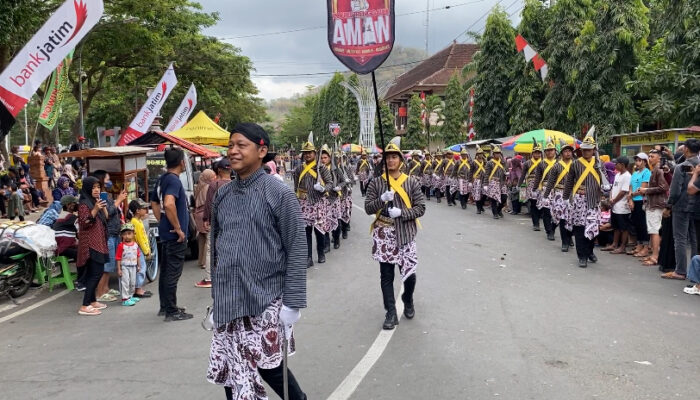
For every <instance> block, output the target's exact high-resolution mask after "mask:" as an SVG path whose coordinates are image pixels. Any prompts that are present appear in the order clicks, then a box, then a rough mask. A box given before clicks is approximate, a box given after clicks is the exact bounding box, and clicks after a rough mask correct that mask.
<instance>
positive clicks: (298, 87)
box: [252, 77, 311, 100]
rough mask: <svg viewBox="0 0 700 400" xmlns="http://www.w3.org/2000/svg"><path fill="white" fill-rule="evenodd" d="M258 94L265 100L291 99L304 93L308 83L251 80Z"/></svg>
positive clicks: (262, 79) (268, 79) (267, 79)
mask: <svg viewBox="0 0 700 400" xmlns="http://www.w3.org/2000/svg"><path fill="white" fill-rule="evenodd" d="M252 80H253V83H255V86H257V88H258V90H259V91H260V93H259V94H258V96H260V97H262V98H263V99H265V100H272V99H277V98H280V97H292V96H293V95H294V94H297V93H299V94H303V93H306V86H307V85H310V84H311V83H309V82H285V81H278V80H273V79H270V78H255V77H253V78H252Z"/></svg>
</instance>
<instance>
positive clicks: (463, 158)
mask: <svg viewBox="0 0 700 400" xmlns="http://www.w3.org/2000/svg"><path fill="white" fill-rule="evenodd" d="M459 156H460V162H459V166H458V167H457V190H458V191H459V204H460V205H461V206H462V210H466V209H467V200H469V192H470V191H471V182H470V178H471V167H470V166H469V164H470V162H469V153H468V152H467V149H466V148H464V147H463V148H462V151H460V152H459Z"/></svg>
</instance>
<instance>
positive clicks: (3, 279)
mask: <svg viewBox="0 0 700 400" xmlns="http://www.w3.org/2000/svg"><path fill="white" fill-rule="evenodd" d="M32 225H33V224H32V223H24V222H20V223H4V224H0V298H2V297H6V296H7V297H9V298H10V300H12V302H13V303H15V304H18V303H17V301H16V300H15V298H17V297H20V296H23V295H24V294H25V293H27V290H29V286H30V285H31V283H32V280H33V279H34V271H35V270H36V263H37V255H36V253H34V252H33V251H31V250H27V249H25V248H23V247H22V246H21V245H20V243H19V242H18V241H17V240H15V237H16V235H17V234H18V233H20V234H21V233H22V230H23V229H26V227H28V226H32Z"/></svg>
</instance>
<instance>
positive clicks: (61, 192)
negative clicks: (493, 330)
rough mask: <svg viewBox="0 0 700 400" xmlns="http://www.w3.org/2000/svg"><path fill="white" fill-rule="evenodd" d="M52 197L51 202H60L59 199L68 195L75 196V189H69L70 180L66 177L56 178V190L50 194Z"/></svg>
mask: <svg viewBox="0 0 700 400" xmlns="http://www.w3.org/2000/svg"><path fill="white" fill-rule="evenodd" d="M51 194H52V195H53V201H61V197H63V196H65V195H67V194H69V195H71V196H75V195H76V193H75V189H73V188H72V187H70V178H68V177H67V176H66V175H62V176H61V177H60V178H58V181H57V182H56V189H54V190H53V192H51Z"/></svg>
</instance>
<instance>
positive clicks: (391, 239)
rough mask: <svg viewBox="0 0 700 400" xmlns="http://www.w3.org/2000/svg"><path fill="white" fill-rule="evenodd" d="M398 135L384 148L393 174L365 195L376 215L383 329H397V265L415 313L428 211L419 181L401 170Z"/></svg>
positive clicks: (407, 311)
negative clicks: (421, 229) (420, 239)
mask: <svg viewBox="0 0 700 400" xmlns="http://www.w3.org/2000/svg"><path fill="white" fill-rule="evenodd" d="M397 139H398V138H395V139H392V141H391V142H390V143H389V144H388V145H387V146H386V149H384V157H385V158H386V165H387V169H388V174H389V185H387V182H386V175H385V174H382V176H381V178H379V179H373V180H372V182H370V184H369V187H368V190H367V197H366V198H365V212H367V214H369V215H375V220H374V222H373V223H372V239H373V240H374V245H373V246H372V257H373V258H374V259H375V260H376V261H379V272H380V282H381V288H382V296H383V299H384V309H385V310H386V316H385V319H384V324H383V326H382V328H383V329H394V326H396V325H398V323H399V319H398V315H396V300H395V298H394V269H395V268H396V266H398V267H399V271H400V273H401V280H402V281H403V284H404V293H403V295H401V300H402V301H403V303H404V315H405V316H406V318H408V319H411V318H413V317H414V316H415V308H414V305H413V291H414V290H415V287H416V266H417V264H418V254H417V251H416V242H415V236H416V233H417V223H416V220H417V218H419V217H421V216H423V214H424V213H425V203H424V201H423V193H421V188H420V184H419V182H418V181H417V180H416V179H414V178H411V177H409V176H408V175H406V174H402V173H401V171H400V170H399V165H400V164H401V159H402V158H403V155H402V154H401V149H400V148H399V145H398V143H397Z"/></svg>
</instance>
